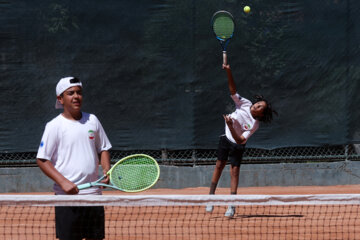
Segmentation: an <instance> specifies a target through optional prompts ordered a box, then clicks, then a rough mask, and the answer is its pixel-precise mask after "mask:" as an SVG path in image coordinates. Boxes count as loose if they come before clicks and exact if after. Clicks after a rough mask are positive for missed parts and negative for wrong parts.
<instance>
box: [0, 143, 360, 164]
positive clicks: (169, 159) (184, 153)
mask: <svg viewBox="0 0 360 240" xmlns="http://www.w3.org/2000/svg"><path fill="white" fill-rule="evenodd" d="M136 153H144V154H148V155H150V156H153V157H154V158H155V159H156V160H157V161H158V162H159V164H161V165H172V166H199V165H212V164H215V161H216V149H185V150H169V149H162V150H124V151H111V157H112V163H114V162H116V161H118V160H119V159H121V158H123V157H125V156H128V155H130V154H136ZM35 159H36V152H22V153H6V152H5V153H4V152H3V153H0V167H32V166H36V161H35ZM334 161H360V146H359V145H332V146H321V147H286V148H277V149H273V150H265V149H257V148H247V149H246V151H245V153H244V158H243V164H260V163H261V164H266V163H301V162H334Z"/></svg>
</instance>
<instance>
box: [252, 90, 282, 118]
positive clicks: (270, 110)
mask: <svg viewBox="0 0 360 240" xmlns="http://www.w3.org/2000/svg"><path fill="white" fill-rule="evenodd" d="M254 99H255V103H257V102H261V101H264V102H265V103H266V108H265V109H264V112H263V113H264V116H262V117H259V118H258V120H259V121H261V122H265V123H271V121H272V119H273V113H274V114H275V115H276V116H277V115H278V113H277V112H276V111H275V110H274V109H273V108H272V106H271V103H270V102H269V101H268V100H266V99H265V98H264V97H263V96H262V95H255V96H254Z"/></svg>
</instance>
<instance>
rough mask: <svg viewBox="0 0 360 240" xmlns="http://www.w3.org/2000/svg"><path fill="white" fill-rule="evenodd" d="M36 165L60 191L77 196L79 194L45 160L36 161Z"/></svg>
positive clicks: (77, 190)
mask: <svg viewBox="0 0 360 240" xmlns="http://www.w3.org/2000/svg"><path fill="white" fill-rule="evenodd" d="M36 163H37V165H38V166H39V168H40V169H41V171H43V173H45V175H46V176H48V177H49V178H51V179H52V180H53V181H54V182H56V183H57V184H58V185H59V186H60V187H61V188H62V190H63V191H64V192H65V193H67V194H77V193H78V192H79V189H78V188H77V186H76V184H74V183H72V182H71V181H69V180H68V179H67V178H65V177H64V176H63V175H62V174H61V173H60V172H59V171H58V170H56V168H55V167H54V166H53V165H52V163H51V162H50V161H49V160H45V159H40V158H38V159H36Z"/></svg>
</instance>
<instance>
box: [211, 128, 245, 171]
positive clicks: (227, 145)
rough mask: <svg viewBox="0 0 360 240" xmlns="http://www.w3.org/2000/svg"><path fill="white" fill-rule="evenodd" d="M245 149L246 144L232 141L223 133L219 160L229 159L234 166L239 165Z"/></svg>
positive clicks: (219, 148) (218, 151)
mask: <svg viewBox="0 0 360 240" xmlns="http://www.w3.org/2000/svg"><path fill="white" fill-rule="evenodd" d="M244 151H245V144H236V143H233V142H231V141H230V140H229V139H227V137H226V136H225V135H221V136H220V139H219V146H218V150H217V157H218V160H221V161H227V160H229V161H230V163H231V165H232V166H237V167H239V166H240V164H241V160H242V157H243V154H244Z"/></svg>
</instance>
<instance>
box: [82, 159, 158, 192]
mask: <svg viewBox="0 0 360 240" xmlns="http://www.w3.org/2000/svg"><path fill="white" fill-rule="evenodd" d="M133 157H145V158H148V159H151V160H152V161H153V162H154V165H155V166H156V168H157V176H156V179H155V180H154V182H153V183H152V184H150V185H149V186H147V187H145V188H142V189H136V190H126V189H121V188H119V187H117V186H115V185H114V184H113V183H112V181H111V173H112V171H113V170H114V169H115V168H116V166H117V165H119V164H121V163H122V162H124V161H126V160H127V159H129V158H133ZM106 176H109V177H110V182H111V184H112V185H110V184H105V183H101V181H102V180H103V179H104V178H105V177H106ZM159 176H160V167H159V164H158V163H157V161H156V160H155V159H154V158H153V157H151V156H149V155H146V154H132V155H129V156H126V157H124V158H122V159H120V160H119V161H118V162H116V163H115V164H114V165H113V166H112V167H111V169H110V170H109V171H108V172H107V173H106V175H103V176H102V177H101V178H99V179H98V180H96V181H95V182H89V183H84V184H80V185H78V186H77V188H78V189H79V190H82V189H86V188H91V187H97V186H103V187H109V188H113V189H116V190H120V191H123V192H141V191H144V190H146V189H149V188H151V187H152V186H154V185H155V183H156V182H157V181H158V179H159Z"/></svg>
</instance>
